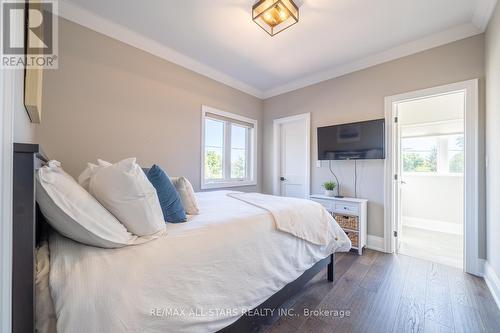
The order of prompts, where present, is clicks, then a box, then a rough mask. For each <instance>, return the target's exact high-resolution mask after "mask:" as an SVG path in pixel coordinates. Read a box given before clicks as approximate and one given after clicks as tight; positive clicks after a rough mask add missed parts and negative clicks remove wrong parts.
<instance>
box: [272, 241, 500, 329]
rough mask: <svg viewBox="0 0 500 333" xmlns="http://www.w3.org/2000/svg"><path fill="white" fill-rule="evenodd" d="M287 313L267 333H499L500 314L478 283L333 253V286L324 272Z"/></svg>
mask: <svg viewBox="0 0 500 333" xmlns="http://www.w3.org/2000/svg"><path fill="white" fill-rule="evenodd" d="M286 307H287V308H288V309H289V310H291V311H289V312H288V313H289V315H282V316H281V317H279V318H278V319H277V320H276V321H275V322H274V324H273V325H272V326H270V327H267V328H266V329H265V330H264V331H265V333H281V332H283V333H285V332H286V333H293V332H314V333H316V332H317V333H322V332H338V333H342V332H363V333H364V332H370V333H378V332H380V333H390V332H393V333H403V332H457V333H458V332H467V333H474V332H495V333H497V332H500V311H499V310H498V308H497V306H496V304H495V301H494V300H493V297H492V296H491V293H490V292H489V290H488V287H487V286H486V284H485V282H484V280H483V279H481V278H478V277H475V276H472V275H469V274H465V273H463V272H462V271H460V270H459V269H456V268H452V267H448V266H444V265H440V264H436V263H432V262H429V261H425V260H421V259H417V258H411V257H407V256H403V255H391V254H385V253H381V252H376V251H371V250H367V251H366V252H364V254H363V256H357V255H356V254H354V253H345V254H344V253H343V254H338V255H337V257H336V276H335V283H333V284H332V283H328V282H326V271H322V272H321V273H319V274H318V275H317V276H316V277H314V279H313V280H311V282H309V284H308V285H307V286H306V287H305V288H304V290H303V291H302V292H301V293H300V294H299V295H297V296H296V297H295V298H294V299H292V300H290V301H289V302H288V304H287V305H286ZM292 311H293V312H292ZM307 311H309V313H307ZM313 311H314V312H313ZM341 311H344V312H343V316H342V312H341ZM347 311H349V315H347Z"/></svg>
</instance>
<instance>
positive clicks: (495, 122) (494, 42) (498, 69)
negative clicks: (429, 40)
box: [485, 4, 500, 296]
mask: <svg viewBox="0 0 500 333" xmlns="http://www.w3.org/2000/svg"><path fill="white" fill-rule="evenodd" d="M485 54H486V155H487V158H488V161H489V163H488V167H487V169H486V179H487V182H486V184H487V185H486V207H487V209H486V221H487V224H486V228H487V258H488V263H489V265H490V266H491V267H492V268H493V270H494V271H495V272H496V275H497V276H499V277H500V148H499V144H500V4H497V8H496V10H495V14H494V16H493V18H492V21H491V22H490V25H489V27H488V30H487V33H486V52H485ZM499 296H500V295H499Z"/></svg>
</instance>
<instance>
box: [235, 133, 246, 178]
mask: <svg viewBox="0 0 500 333" xmlns="http://www.w3.org/2000/svg"><path fill="white" fill-rule="evenodd" d="M247 131H248V129H247V128H246V127H242V126H239V125H235V124H231V178H232V179H245V178H246V175H247V161H246V156H247Z"/></svg>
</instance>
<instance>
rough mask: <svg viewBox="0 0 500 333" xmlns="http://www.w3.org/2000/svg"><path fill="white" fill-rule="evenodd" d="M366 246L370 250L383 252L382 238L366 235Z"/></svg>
mask: <svg viewBox="0 0 500 333" xmlns="http://www.w3.org/2000/svg"><path fill="white" fill-rule="evenodd" d="M366 248H368V249H370V250H375V251H380V252H385V249H384V238H383V237H378V236H373V235H368V239H367V240H366Z"/></svg>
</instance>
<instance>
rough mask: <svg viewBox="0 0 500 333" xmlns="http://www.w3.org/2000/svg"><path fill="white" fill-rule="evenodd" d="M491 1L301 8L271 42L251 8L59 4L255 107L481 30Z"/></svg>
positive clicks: (178, 2) (152, 2)
mask: <svg viewBox="0 0 500 333" xmlns="http://www.w3.org/2000/svg"><path fill="white" fill-rule="evenodd" d="M496 1H497V0H301V1H297V3H299V6H300V21H299V23H298V24H296V25H295V26H293V27H291V28H290V29H288V30H286V31H284V32H282V33H280V34H278V35H276V36H274V37H270V36H269V35H267V34H266V33H265V32H264V31H263V30H262V29H261V28H259V27H258V26H257V25H256V24H255V23H254V22H253V21H252V19H251V7H252V4H253V3H254V2H255V1H253V0H215V1H214V0H175V1H174V0H147V1H137V0H135V1H132V0H106V1H102V0H65V1H61V2H60V9H59V11H60V14H61V16H63V17H66V18H68V19H70V20H72V21H75V22H77V23H79V24H82V25H84V26H87V27H89V28H91V29H94V30H96V31H99V32H101V33H103V34H106V35H108V36H111V37H113V38H116V39H119V40H121V41H123V42H126V43H129V44H131V45H134V46H136V47H138V48H141V49H143V50H145V51H148V52H150V53H153V54H155V55H158V56H160V57H163V58H165V59H167V60H169V61H172V62H174V63H177V64H179V65H181V66H184V67H187V68H189V69H191V70H194V71H196V72H198V73H201V74H203V75H206V76H209V77H211V78H213V79H215V80H218V81H220V82H223V83H225V84H228V85H230V86H233V87H235V88H237V89H240V90H242V91H245V92H248V93H250V94H252V95H255V96H257V97H260V98H266V97H270V96H274V95H277V94H280V93H284V92H287V91H290V90H293V89H297V88H300V87H303V86H306V85H310V84H313V83H317V82H320V81H323V80H326V79H330V78H333V77H336V76H340V75H343V74H346V73H349V72H352V71H355V70H359V69H362V68H366V67H369V66H373V65H375V64H378V63H382V62H385V61H388V60H392V59H395V58H398V57H401V56H405V55H408V54H412V53H416V52H419V51H422V50H425V49H429V48H432V47H435V46H438V45H443V44H446V43H449V42H452V41H455V40H459V39H462V38H466V37H469V36H473V35H475V34H478V33H481V32H483V31H484V29H485V27H486V25H487V22H488V20H489V18H490V16H491V13H492V11H493V9H494V5H495V4H496Z"/></svg>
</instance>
